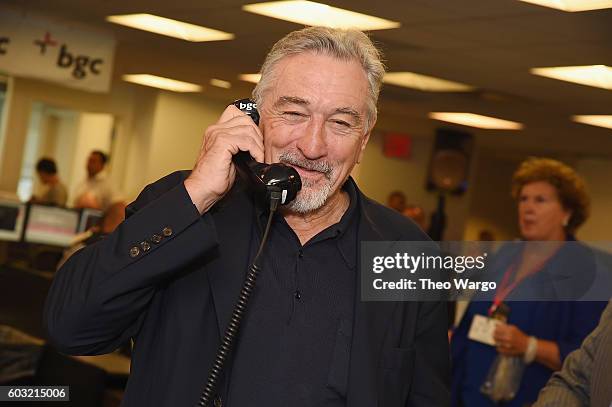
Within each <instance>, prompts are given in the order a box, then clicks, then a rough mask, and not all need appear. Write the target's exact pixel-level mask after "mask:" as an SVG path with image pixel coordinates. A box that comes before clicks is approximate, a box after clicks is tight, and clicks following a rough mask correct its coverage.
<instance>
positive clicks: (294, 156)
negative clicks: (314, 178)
mask: <svg viewBox="0 0 612 407" xmlns="http://www.w3.org/2000/svg"><path fill="white" fill-rule="evenodd" d="M278 161H279V162H281V163H284V164H291V165H295V166H298V167H302V168H304V169H306V170H310V171H317V172H320V173H322V174H323V175H325V178H327V179H331V175H332V172H333V171H334V166H333V165H332V164H331V163H330V162H329V161H315V160H309V159H307V158H304V157H303V156H302V155H301V154H299V153H297V152H295V151H284V152H282V153H281V154H280V155H279V156H278Z"/></svg>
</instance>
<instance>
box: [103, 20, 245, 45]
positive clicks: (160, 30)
mask: <svg viewBox="0 0 612 407" xmlns="http://www.w3.org/2000/svg"><path fill="white" fill-rule="evenodd" d="M106 21H110V22H111V23H115V24H121V25H125V26H127V27H131V28H137V29H139V30H144V31H149V32H153V33H156V34H161V35H167V36H169V37H174V38H179V39H181V40H185V41H192V42H203V41H222V40H231V39H233V38H234V34H232V33H227V32H225V31H219V30H215V29H213V28H207V27H202V26H199V25H195V24H189V23H184V22H182V21H177V20H172V19H171V18H165V17H160V16H155V15H153V14H124V15H115V16H108V17H106Z"/></svg>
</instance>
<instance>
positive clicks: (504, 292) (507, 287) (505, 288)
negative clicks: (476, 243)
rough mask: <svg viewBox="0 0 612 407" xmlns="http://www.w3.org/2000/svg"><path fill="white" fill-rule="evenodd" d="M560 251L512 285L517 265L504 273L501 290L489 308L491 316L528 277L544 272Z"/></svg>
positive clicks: (500, 285)
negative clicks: (511, 279)
mask: <svg viewBox="0 0 612 407" xmlns="http://www.w3.org/2000/svg"><path fill="white" fill-rule="evenodd" d="M558 250H559V248H557V249H555V251H554V252H552V253H551V254H550V255H549V256H547V257H546V258H545V259H543V260H542V261H541V262H540V263H539V264H537V265H536V267H534V268H533V270H531V271H529V272H527V273H526V274H525V275H524V276H522V277H521V278H520V279H516V278H515V280H514V281H513V282H512V283H511V284H508V283H509V282H510V276H513V275H514V274H515V272H516V269H517V263H516V262H514V263H512V264H511V265H510V267H508V269H507V270H506V272H505V273H504V277H503V278H502V281H501V283H500V284H499V289H498V290H497V291H496V292H495V297H493V304H491V307H490V308H489V316H492V315H493V313H494V312H495V311H496V310H497V308H498V307H499V306H500V304H501V303H503V302H504V299H505V298H506V297H507V296H508V295H509V294H510V293H511V292H512V290H514V289H515V288H516V286H517V285H519V284H520V283H521V282H522V281H523V280H525V279H526V278H527V277H529V276H532V275H534V274H536V273H539V272H540V271H542V269H543V268H544V266H545V265H546V263H547V262H548V260H550V259H551V258H552V257H553V256H554V255H555V254H556V253H557V251H558Z"/></svg>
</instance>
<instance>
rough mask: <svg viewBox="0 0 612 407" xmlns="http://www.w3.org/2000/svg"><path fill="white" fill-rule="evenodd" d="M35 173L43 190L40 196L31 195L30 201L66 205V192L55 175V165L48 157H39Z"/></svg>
mask: <svg viewBox="0 0 612 407" xmlns="http://www.w3.org/2000/svg"><path fill="white" fill-rule="evenodd" d="M36 173H37V174H38V178H39V179H40V182H41V183H42V184H43V185H44V187H45V190H44V191H43V193H42V194H40V196H34V197H32V200H31V202H32V203H40V204H45V205H56V206H66V200H67V199H68V192H67V190H66V186H65V185H64V184H63V183H62V182H61V181H60V178H59V176H58V175H57V165H56V164H55V161H53V160H52V159H50V158H41V159H40V160H38V163H37V164H36Z"/></svg>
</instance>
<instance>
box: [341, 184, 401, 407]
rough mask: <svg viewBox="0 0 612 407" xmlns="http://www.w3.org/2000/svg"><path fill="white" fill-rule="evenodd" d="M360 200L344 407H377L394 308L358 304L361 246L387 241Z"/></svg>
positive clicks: (378, 303)
mask: <svg viewBox="0 0 612 407" xmlns="http://www.w3.org/2000/svg"><path fill="white" fill-rule="evenodd" d="M358 194H359V199H360V200H361V205H360V206H361V209H362V210H361V218H360V222H359V236H358V239H357V242H358V244H359V246H358V250H357V253H358V255H357V273H356V282H355V306H354V315H353V337H352V345H351V356H350V364H349V381H348V391H347V406H349V407H374V406H377V405H378V394H377V393H378V391H377V370H378V363H379V360H380V354H381V350H382V345H383V341H384V337H385V333H386V331H387V326H388V324H389V320H390V318H391V317H392V315H393V311H394V309H395V307H396V306H397V302H393V301H361V277H360V276H361V274H360V273H361V242H365V241H380V240H385V239H386V238H388V237H386V236H385V235H384V233H382V231H380V230H379V229H378V228H377V227H376V225H375V223H374V222H373V221H372V220H371V219H370V217H369V216H368V210H367V205H368V203H367V201H366V200H365V199H364V196H363V195H362V194H361V193H360V192H358Z"/></svg>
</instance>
